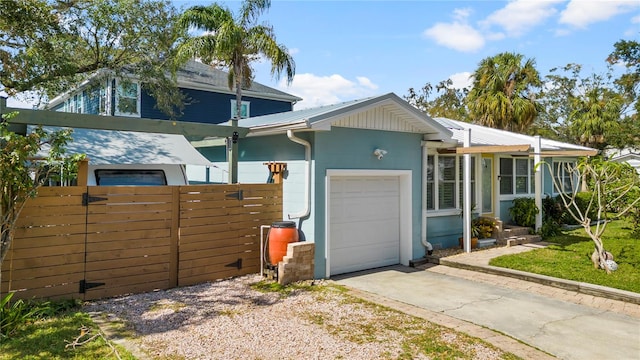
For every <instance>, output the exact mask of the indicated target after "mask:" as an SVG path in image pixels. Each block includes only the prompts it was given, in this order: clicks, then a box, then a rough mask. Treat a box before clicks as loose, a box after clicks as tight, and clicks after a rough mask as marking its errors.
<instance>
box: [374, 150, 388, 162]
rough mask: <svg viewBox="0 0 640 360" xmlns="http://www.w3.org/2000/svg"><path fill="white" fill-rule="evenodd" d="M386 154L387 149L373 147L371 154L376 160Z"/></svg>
mask: <svg viewBox="0 0 640 360" xmlns="http://www.w3.org/2000/svg"><path fill="white" fill-rule="evenodd" d="M386 154H387V150H382V149H375V150H374V151H373V155H374V156H376V157H378V160H382V158H383V157H384V156H385V155H386Z"/></svg>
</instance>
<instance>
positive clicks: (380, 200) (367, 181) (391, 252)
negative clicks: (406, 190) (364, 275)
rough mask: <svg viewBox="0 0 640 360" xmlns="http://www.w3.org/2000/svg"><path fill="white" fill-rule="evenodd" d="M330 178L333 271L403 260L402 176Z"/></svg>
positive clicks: (364, 267)
mask: <svg viewBox="0 0 640 360" xmlns="http://www.w3.org/2000/svg"><path fill="white" fill-rule="evenodd" d="M330 179H331V180H330V195H329V221H330V223H329V256H330V257H329V264H330V265H329V267H330V274H331V275H336V274H342V273H347V272H352V271H358V270H364V269H371V268H375V267H380V266H387V265H394V264H398V263H400V179H399V177H397V176H370V177H349V176H345V177H341V176H334V177H331V178H330Z"/></svg>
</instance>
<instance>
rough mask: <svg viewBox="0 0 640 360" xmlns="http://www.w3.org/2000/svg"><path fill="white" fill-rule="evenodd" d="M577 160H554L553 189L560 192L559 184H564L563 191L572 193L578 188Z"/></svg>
mask: <svg viewBox="0 0 640 360" xmlns="http://www.w3.org/2000/svg"><path fill="white" fill-rule="evenodd" d="M575 166H576V164H575V162H571V161H554V162H553V177H554V185H553V189H554V191H555V192H556V193H559V192H560V191H559V190H558V186H557V185H560V186H562V192H564V193H572V192H573V191H574V190H577V189H578V177H577V174H576V173H575Z"/></svg>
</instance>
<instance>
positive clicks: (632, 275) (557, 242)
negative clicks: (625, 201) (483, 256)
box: [489, 220, 640, 293]
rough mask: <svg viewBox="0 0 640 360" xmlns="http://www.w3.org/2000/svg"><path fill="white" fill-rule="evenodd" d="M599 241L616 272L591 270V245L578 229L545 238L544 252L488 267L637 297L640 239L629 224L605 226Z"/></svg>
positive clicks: (504, 258)
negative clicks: (622, 291) (587, 284)
mask: <svg viewBox="0 0 640 360" xmlns="http://www.w3.org/2000/svg"><path fill="white" fill-rule="evenodd" d="M602 239H603V242H604V246H605V249H606V250H608V251H610V252H611V253H612V254H613V257H614V260H615V261H616V263H618V270H616V271H614V272H612V273H611V274H609V275H607V273H606V272H604V271H603V270H600V269H595V268H594V267H593V264H592V262H591V253H592V252H593V246H594V245H593V241H592V240H591V238H589V236H588V235H587V234H586V232H585V231H584V229H582V228H579V229H575V230H571V231H562V232H561V234H560V235H557V236H553V237H549V238H545V241H546V242H549V243H551V245H549V246H548V247H546V248H543V249H537V250H533V251H528V252H524V253H521V254H514V255H505V256H500V257H497V258H495V259H492V260H491V262H490V263H489V264H490V265H492V266H499V267H504V268H509V269H514V270H521V271H526V272H531V273H535V274H541V275H547V276H553V277H557V278H561V279H567V280H573V281H581V282H586V283H590V284H596V285H602V286H607V287H612V288H616V289H621V290H627V291H633V292H636V293H640V239H638V237H637V236H635V235H634V234H633V231H632V228H631V224H630V222H629V221H627V220H615V221H612V222H611V223H610V224H607V229H606V231H605V234H604V235H603V237H602Z"/></svg>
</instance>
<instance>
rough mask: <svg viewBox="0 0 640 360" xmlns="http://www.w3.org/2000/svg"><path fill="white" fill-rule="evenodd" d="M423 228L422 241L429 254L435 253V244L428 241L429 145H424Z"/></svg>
mask: <svg viewBox="0 0 640 360" xmlns="http://www.w3.org/2000/svg"><path fill="white" fill-rule="evenodd" d="M420 220H421V221H422V230H421V234H420V241H422V246H424V247H425V249H426V250H427V255H431V254H433V245H431V243H430V242H428V241H427V146H426V144H423V145H422V218H421V219H420Z"/></svg>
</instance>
